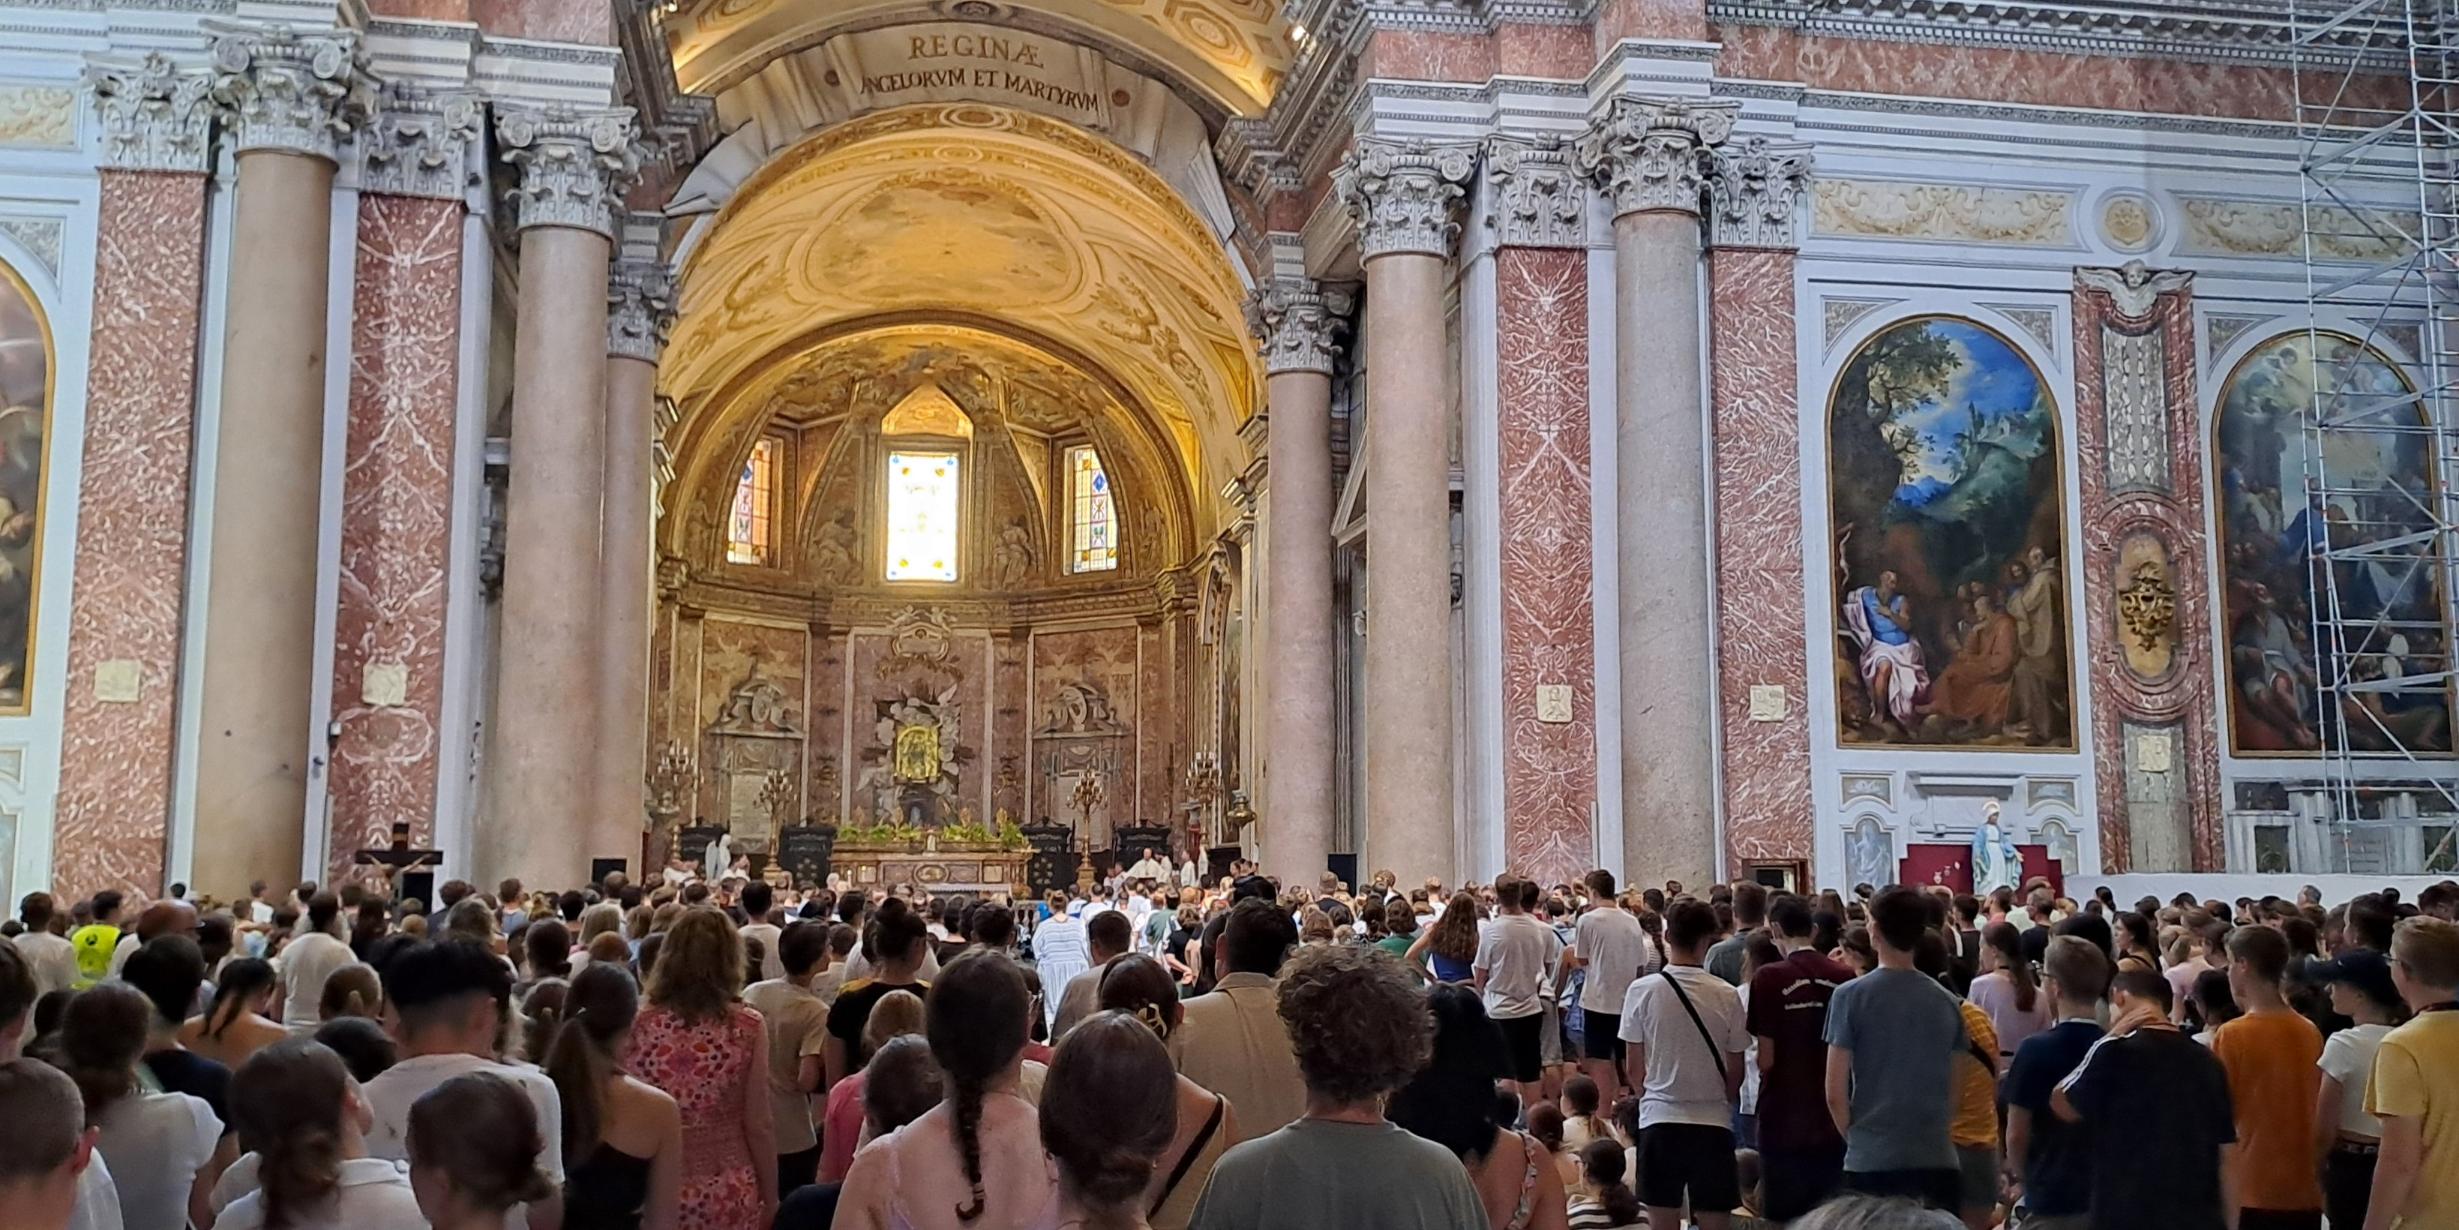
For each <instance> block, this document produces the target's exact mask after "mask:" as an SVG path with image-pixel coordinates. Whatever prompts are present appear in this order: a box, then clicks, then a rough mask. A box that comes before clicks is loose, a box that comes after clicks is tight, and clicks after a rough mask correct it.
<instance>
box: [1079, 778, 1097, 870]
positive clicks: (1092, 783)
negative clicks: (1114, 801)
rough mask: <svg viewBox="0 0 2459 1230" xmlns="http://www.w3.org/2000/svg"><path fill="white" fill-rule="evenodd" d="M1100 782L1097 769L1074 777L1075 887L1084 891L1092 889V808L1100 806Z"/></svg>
mask: <svg viewBox="0 0 2459 1230" xmlns="http://www.w3.org/2000/svg"><path fill="white" fill-rule="evenodd" d="M1101 799H1102V784H1101V774H1100V772H1099V771H1092V772H1087V773H1086V774H1085V775H1084V776H1082V777H1079V778H1077V779H1076V794H1075V801H1076V812H1077V814H1078V815H1080V816H1081V817H1083V819H1082V820H1081V821H1080V822H1079V826H1078V827H1079V831H1080V838H1081V839H1080V840H1079V841H1078V843H1077V846H1078V849H1079V851H1080V853H1079V855H1078V862H1077V864H1076V887H1077V888H1078V889H1080V890H1082V891H1085V892H1091V891H1092V889H1093V809H1094V808H1096V807H1099V806H1101Z"/></svg>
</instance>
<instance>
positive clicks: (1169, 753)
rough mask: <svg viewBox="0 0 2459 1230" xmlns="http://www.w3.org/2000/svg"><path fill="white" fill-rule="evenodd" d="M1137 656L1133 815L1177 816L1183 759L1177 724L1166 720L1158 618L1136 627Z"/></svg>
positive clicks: (1164, 656) (1166, 657)
mask: <svg viewBox="0 0 2459 1230" xmlns="http://www.w3.org/2000/svg"><path fill="white" fill-rule="evenodd" d="M1136 641H1137V645H1138V648H1139V650H1140V652H1141V653H1142V655H1143V656H1142V658H1141V659H1140V660H1139V661H1138V663H1137V670H1138V674H1137V680H1136V718H1137V720H1136V818H1137V819H1138V820H1140V821H1150V822H1152V823H1155V824H1168V823H1170V822H1172V821H1174V820H1176V819H1178V817H1177V815H1176V814H1175V813H1176V810H1177V809H1176V802H1175V800H1176V797H1177V795H1176V786H1177V774H1178V773H1179V772H1180V770H1179V769H1177V768H1174V767H1173V765H1184V764H1185V763H1186V754H1187V753H1186V748H1185V746H1184V745H1183V744H1181V743H1180V742H1179V738H1178V726H1177V723H1175V722H1172V721H1171V720H1170V716H1171V715H1170V708H1171V707H1170V702H1169V697H1170V695H1171V689H1170V638H1169V633H1168V630H1167V629H1165V628H1163V627H1162V626H1161V625H1160V624H1158V623H1151V624H1144V625H1142V626H1140V627H1138V628H1137V630H1136Z"/></svg>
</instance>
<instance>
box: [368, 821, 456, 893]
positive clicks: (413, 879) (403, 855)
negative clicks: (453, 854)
mask: <svg viewBox="0 0 2459 1230" xmlns="http://www.w3.org/2000/svg"><path fill="white" fill-rule="evenodd" d="M443 857H444V852H443V851H441V850H413V849H411V848H410V825H409V823H408V822H407V821H397V822H395V823H394V825H393V840H392V844H390V845H385V846H376V847H373V848H371V849H366V850H361V851H359V852H358V853H357V854H355V855H353V856H352V857H351V859H350V861H351V862H352V863H354V864H357V865H358V866H362V867H371V866H372V867H381V868H383V870H382V871H379V872H377V873H376V877H377V878H378V879H380V880H383V881H384V882H385V883H387V884H390V885H392V886H394V888H395V889H396V891H395V892H394V894H393V899H394V900H396V901H407V900H410V899H412V898H416V899H417V900H419V901H420V902H423V903H425V904H426V905H428V906H429V907H431V908H432V907H433V906H434V905H435V901H434V899H433V898H434V896H435V893H434V888H435V872H434V871H432V870H427V871H422V870H420V868H423V867H424V868H432V867H433V866H434V865H435V864H436V863H437V862H438V861H439V860H441V859H442V858H443Z"/></svg>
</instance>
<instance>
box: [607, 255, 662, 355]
mask: <svg viewBox="0 0 2459 1230" xmlns="http://www.w3.org/2000/svg"><path fill="white" fill-rule="evenodd" d="M674 323H675V302H674V277H673V275H672V274H670V273H668V272H667V270H666V266H665V265H664V263H662V262H659V261H643V260H620V261H616V262H615V264H614V266H613V268H612V269H611V270H610V271H609V272H608V273H607V278H606V353H607V355H608V356H609V357H612V358H617V359H638V360H640V361H641V362H643V363H655V362H657V361H658V356H659V355H660V354H662V353H664V351H665V349H666V334H667V332H668V331H669V330H671V329H673V328H674Z"/></svg>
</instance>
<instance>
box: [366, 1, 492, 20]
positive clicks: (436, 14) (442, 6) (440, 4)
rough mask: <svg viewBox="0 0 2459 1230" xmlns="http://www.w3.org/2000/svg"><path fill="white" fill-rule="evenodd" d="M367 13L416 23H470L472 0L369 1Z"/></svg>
mask: <svg viewBox="0 0 2459 1230" xmlns="http://www.w3.org/2000/svg"><path fill="white" fill-rule="evenodd" d="M367 11H368V13H369V14H371V15H373V16H376V17H395V18H409V19H411V20H416V21H468V20H470V0H367Z"/></svg>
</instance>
